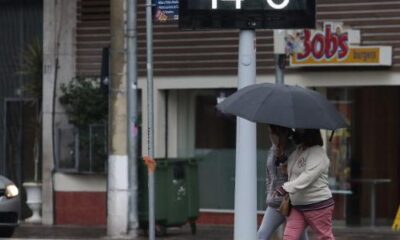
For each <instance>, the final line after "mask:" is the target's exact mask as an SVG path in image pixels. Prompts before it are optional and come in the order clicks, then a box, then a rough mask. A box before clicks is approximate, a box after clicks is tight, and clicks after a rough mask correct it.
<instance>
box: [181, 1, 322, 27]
mask: <svg viewBox="0 0 400 240" xmlns="http://www.w3.org/2000/svg"><path fill="white" fill-rule="evenodd" d="M179 27H180V28H181V29H184V30H193V29H208V28H217V29H219V28H231V29H232V28H239V29H255V28H265V29H296V28H314V27H315V0H180V1H179Z"/></svg>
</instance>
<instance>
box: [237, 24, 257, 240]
mask: <svg viewBox="0 0 400 240" xmlns="http://www.w3.org/2000/svg"><path fill="white" fill-rule="evenodd" d="M255 40H256V31H255V30H252V29H250V30H240V39H239V66H238V89H241V88H244V87H246V86H249V85H253V84H255V83H256V45H255ZM256 134H257V133H256V124H255V123H252V122H250V121H248V120H246V119H243V118H240V117H238V118H237V122H236V170H235V224H234V225H235V226H234V239H235V240H243V239H256V238H257V221H256V216H257V149H256V148H257V141H256V139H257V135H256Z"/></svg>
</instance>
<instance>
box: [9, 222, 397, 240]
mask: <svg viewBox="0 0 400 240" xmlns="http://www.w3.org/2000/svg"><path fill="white" fill-rule="evenodd" d="M334 234H335V237H336V239H337V240H372V239H380V240H400V232H393V231H391V229H390V228H389V227H378V228H369V227H362V228H361V227H358V228H349V227H338V228H335V229H334ZM11 239H14V240H16V239H57V240H59V239H86V240H90V239H93V240H94V239H109V238H107V237H106V229H105V228H104V227H73V226H51V227H48V226H42V225H39V226H37V225H36V226H35V225H26V224H23V225H21V226H20V227H19V228H18V229H17V230H16V232H15V233H14V236H13V238H11ZM128 239H132V238H128ZM136 239H137V240H145V239H148V238H147V237H146V236H144V235H143V233H141V236H140V237H139V238H136ZM157 239H158V240H228V239H229V240H232V239H233V228H232V226H215V225H199V226H198V229H197V234H196V235H192V234H191V231H190V228H189V227H188V226H184V227H182V228H170V229H168V234H167V236H165V237H157ZM311 239H313V238H311ZM246 240H247V239H246ZM249 240H251V239H249Z"/></svg>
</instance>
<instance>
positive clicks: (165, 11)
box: [153, 0, 179, 22]
mask: <svg viewBox="0 0 400 240" xmlns="http://www.w3.org/2000/svg"><path fill="white" fill-rule="evenodd" d="M153 6H154V7H153V19H154V21H157V22H167V21H176V20H178V14H179V10H178V9H179V0H154V1H153Z"/></svg>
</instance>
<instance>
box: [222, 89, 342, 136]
mask: <svg viewBox="0 0 400 240" xmlns="http://www.w3.org/2000/svg"><path fill="white" fill-rule="evenodd" d="M217 108H218V109H219V110H220V111H221V112H223V113H226V114H233V115H236V116H239V117H242V118H245V119H247V120H249V121H252V122H260V123H268V124H275V125H280V126H284V127H290V128H312V129H329V130H335V129H339V128H344V127H347V124H346V122H345V121H344V119H343V117H342V116H341V115H340V114H339V112H338V111H337V110H336V108H335V107H334V106H333V104H332V103H330V102H329V101H328V100H327V99H326V98H325V97H323V96H322V95H321V94H319V93H318V92H316V91H313V90H309V89H306V88H302V87H299V86H289V85H283V84H272V83H262V84H254V85H250V86H247V87H244V88H242V89H240V90H238V91H237V92H235V93H234V94H232V95H231V96H229V97H227V98H226V99H225V100H224V101H223V102H222V103H220V104H218V105H217Z"/></svg>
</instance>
